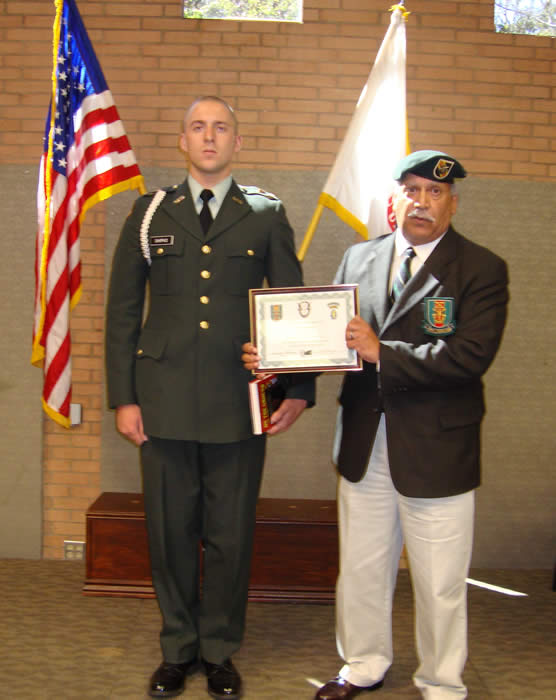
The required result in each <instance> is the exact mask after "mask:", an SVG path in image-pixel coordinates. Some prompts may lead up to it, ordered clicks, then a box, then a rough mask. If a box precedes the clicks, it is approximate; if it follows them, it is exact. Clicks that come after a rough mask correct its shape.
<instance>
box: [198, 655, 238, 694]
mask: <svg viewBox="0 0 556 700" xmlns="http://www.w3.org/2000/svg"><path fill="white" fill-rule="evenodd" d="M203 666H204V667H205V672H206V674H207V690H208V694H209V695H210V696H211V697H213V698H215V699H216V700H237V698H239V697H241V676H240V675H239V672H238V670H237V668H236V667H235V666H234V665H233V663H232V662H231V660H230V659H226V660H225V661H223V662H222V663H221V664H211V663H210V662H209V661H204V660H203Z"/></svg>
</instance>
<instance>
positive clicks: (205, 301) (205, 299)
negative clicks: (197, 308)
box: [201, 297, 209, 304]
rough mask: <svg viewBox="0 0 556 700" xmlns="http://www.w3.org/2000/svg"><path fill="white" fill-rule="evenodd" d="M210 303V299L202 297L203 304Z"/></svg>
mask: <svg viewBox="0 0 556 700" xmlns="http://www.w3.org/2000/svg"><path fill="white" fill-rule="evenodd" d="M208 303H209V298H208V297H201V304H208Z"/></svg>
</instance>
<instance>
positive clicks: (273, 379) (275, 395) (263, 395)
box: [249, 374, 285, 435]
mask: <svg viewBox="0 0 556 700" xmlns="http://www.w3.org/2000/svg"><path fill="white" fill-rule="evenodd" d="M284 396H285V390H284V387H283V386H282V385H281V384H280V379H279V377H278V375H276V374H263V375H262V376H260V377H257V378H256V379H253V380H252V381H250V382H249V403H250V406H251V423H252V425H253V433H254V434H255V435H261V434H262V433H266V431H267V430H268V429H269V428H270V425H271V423H270V416H271V415H272V414H273V413H274V411H275V410H276V409H277V408H278V406H279V405H280V404H281V403H282V401H283V399H284Z"/></svg>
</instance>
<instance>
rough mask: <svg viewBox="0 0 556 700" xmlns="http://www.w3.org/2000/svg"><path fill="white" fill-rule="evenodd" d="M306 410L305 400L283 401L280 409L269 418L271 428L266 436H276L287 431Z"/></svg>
mask: <svg viewBox="0 0 556 700" xmlns="http://www.w3.org/2000/svg"><path fill="white" fill-rule="evenodd" d="M306 408H307V401H305V399H284V400H283V401H282V403H281V404H280V407H279V408H277V409H276V410H275V411H274V413H273V414H272V416H271V417H270V422H271V423H272V427H271V428H269V429H268V431H267V434H268V435H277V434H278V433H282V432H283V431H284V430H287V429H288V428H289V427H290V425H292V424H293V423H295V421H296V420H297V419H298V418H299V416H300V415H301V414H302V413H303V411H304V410H305V409H306Z"/></svg>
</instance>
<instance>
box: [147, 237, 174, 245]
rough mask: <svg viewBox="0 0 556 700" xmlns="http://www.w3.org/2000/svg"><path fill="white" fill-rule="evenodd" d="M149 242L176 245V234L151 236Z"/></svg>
mask: <svg viewBox="0 0 556 700" xmlns="http://www.w3.org/2000/svg"><path fill="white" fill-rule="evenodd" d="M149 243H150V244H151V245H174V236H151V237H150V238H149Z"/></svg>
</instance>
